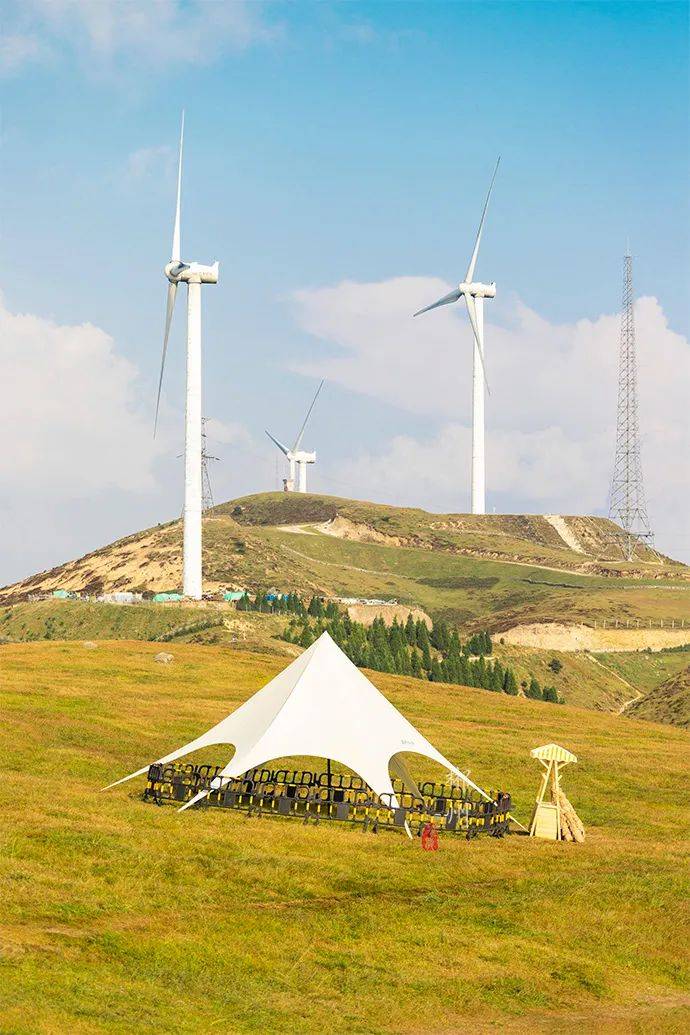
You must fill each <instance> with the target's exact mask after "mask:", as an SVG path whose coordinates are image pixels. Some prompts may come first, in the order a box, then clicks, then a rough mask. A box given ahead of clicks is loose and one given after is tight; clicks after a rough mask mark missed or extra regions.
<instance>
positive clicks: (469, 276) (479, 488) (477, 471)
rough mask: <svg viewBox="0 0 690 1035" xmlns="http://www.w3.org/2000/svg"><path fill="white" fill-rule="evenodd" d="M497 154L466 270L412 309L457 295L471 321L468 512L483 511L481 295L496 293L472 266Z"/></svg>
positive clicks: (485, 385)
mask: <svg viewBox="0 0 690 1035" xmlns="http://www.w3.org/2000/svg"><path fill="white" fill-rule="evenodd" d="M500 161H501V159H500V157H499V158H498V161H497V162H496V168H495V169H494V174H493V176H492V177H491V184H490V186H489V193H488V194H487V195H486V201H485V202H484V211H483V212H482V218H481V221H480V223H479V230H478V231H477V240H476V241H475V242H474V251H473V252H472V258H471V259H470V264H469V266H468V267H467V273H466V274H465V279H464V280H463V281H462V283H461V284H458V286H457V288H456V289H455V290H454V291H450V292H449V293H448V294H447V295H444V296H443V298H439V300H438V301H437V302H434V303H432V305H428V306H425V307H424V309H420V310H419V312H417V313H415V314H414V315H415V316H419V315H420V314H421V313H428V312H429V310H430V309H437V308H438V307H439V306H442V305H450V304H451V303H452V302H457V301H458V299H459V298H460V297H463V298H464V299H465V304H466V305H467V314H468V316H469V318H470V323H471V324H472V331H473V333H474V351H473V363H472V513H473V514H484V513H485V512H486V499H485V496H486V468H485V457H484V391H485V388H486V390H487V391H488V387H489V386H488V379H487V377H486V368H485V366H484V299H485V298H495V297H496V285H495V283H491V284H480V283H479V282H475V281H474V280H473V277H474V268H475V266H476V265H477V256H478V255H479V244H480V242H481V239H482V230H483V229H484V220H485V218H486V210H487V209H488V207H489V198H490V197H491V191H492V190H493V187H494V180H495V179H496V173H497V172H498V166H499V164H500Z"/></svg>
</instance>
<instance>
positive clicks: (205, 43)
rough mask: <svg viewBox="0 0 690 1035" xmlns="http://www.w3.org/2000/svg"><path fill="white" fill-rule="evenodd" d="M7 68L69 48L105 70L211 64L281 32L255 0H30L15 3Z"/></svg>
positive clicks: (8, 25)
mask: <svg viewBox="0 0 690 1035" xmlns="http://www.w3.org/2000/svg"><path fill="white" fill-rule="evenodd" d="M4 21H5V37H4V41H5V42H4V44H3V45H2V46H0V68H2V67H3V58H4V68H5V71H6V72H13V71H17V70H19V69H20V68H21V67H22V66H23V65H24V64H26V63H27V62H28V61H29V60H36V59H37V58H39V57H44V58H45V57H51V58H55V57H56V55H57V54H58V53H59V52H60V51H61V50H65V49H67V50H69V51H70V53H71V54H76V55H77V56H78V58H79V60H84V59H86V60H88V61H90V62H91V63H92V65H93V67H95V68H97V70H98V71H99V72H104V71H108V70H109V69H112V68H113V67H118V66H121V65H131V64H133V63H134V64H138V65H141V66H142V67H145V68H146V69H147V70H152V69H153V70H155V69H160V68H163V67H166V66H170V65H175V66H176V67H179V66H180V65H184V64H208V63H210V62H212V61H214V60H215V59H216V58H218V57H219V56H220V55H221V54H223V53H224V52H226V51H228V50H236V51H239V50H244V49H245V48H247V47H248V46H250V45H252V44H254V43H262V42H267V41H270V40H272V39H274V38H275V37H276V36H277V35H278V34H279V31H280V30H279V27H277V26H270V25H268V24H267V23H266V22H265V21H264V19H263V17H262V8H261V6H260V5H258V4H254V3H250V2H248V0H232V2H228V3H224V2H218V3H216V2H214V3H207V2H204V0H141V2H138V0H124V2H123V0H27V2H26V3H24V4H14V5H12V6H11V7H10V6H9V5H8V7H7V10H6V11H5V12H4Z"/></svg>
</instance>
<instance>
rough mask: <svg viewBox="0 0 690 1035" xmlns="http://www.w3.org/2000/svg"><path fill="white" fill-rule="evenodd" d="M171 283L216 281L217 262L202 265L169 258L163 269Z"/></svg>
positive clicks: (210, 282)
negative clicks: (210, 264)
mask: <svg viewBox="0 0 690 1035" xmlns="http://www.w3.org/2000/svg"><path fill="white" fill-rule="evenodd" d="M163 272H164V273H165V275H166V277H167V278H168V280H169V281H170V283H171V284H180V283H182V282H186V283H190V282H194V283H197V284H217V283H218V263H217V262H214V263H213V265H212V266H204V265H203V264H202V263H200V262H181V261H180V260H179V259H171V260H170V262H169V263H168V264H167V266H166V267H165V269H164V271H163Z"/></svg>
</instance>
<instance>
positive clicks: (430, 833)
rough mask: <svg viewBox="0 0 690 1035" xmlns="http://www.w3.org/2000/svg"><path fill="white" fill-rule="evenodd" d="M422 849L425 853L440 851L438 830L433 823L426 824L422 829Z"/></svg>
mask: <svg viewBox="0 0 690 1035" xmlns="http://www.w3.org/2000/svg"><path fill="white" fill-rule="evenodd" d="M422 848H423V849H424V851H425V852H437V851H438V830H437V829H436V827H435V826H434V824H433V823H426V824H425V826H424V828H423V829H422Z"/></svg>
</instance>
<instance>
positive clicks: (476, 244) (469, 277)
mask: <svg viewBox="0 0 690 1035" xmlns="http://www.w3.org/2000/svg"><path fill="white" fill-rule="evenodd" d="M500 163H501V156H500V155H499V156H498V160H497V161H496V168H495V169H494V174H493V176H492V177H491V184H490V186H489V193H488V194H487V195H486V201H485V202H484V211H483V212H482V218H481V222H480V224H479V230H477V240H476V241H475V242H474V251H473V252H472V258H471V259H470V264H469V266H468V267H467V273H466V274H465V283H466V284H471V283H472V278H473V277H474V268H475V266H476V265H477V256H478V255H479V243H480V241H481V239H482V230H483V229H484V220H485V218H486V210H487V209H488V207H489V198H490V197H491V191H492V190H493V189H494V180H495V179H496V173H497V172H498V167H499V165H500ZM482 362H483V360H482Z"/></svg>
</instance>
